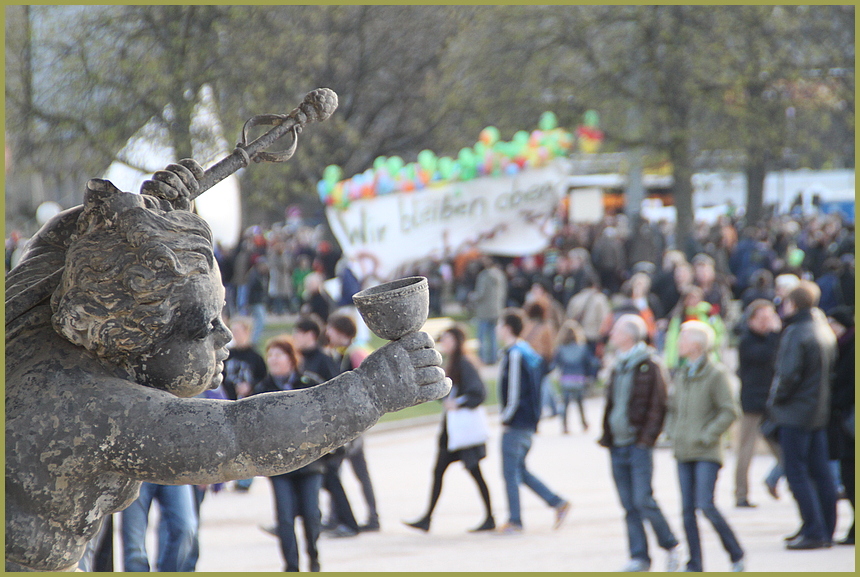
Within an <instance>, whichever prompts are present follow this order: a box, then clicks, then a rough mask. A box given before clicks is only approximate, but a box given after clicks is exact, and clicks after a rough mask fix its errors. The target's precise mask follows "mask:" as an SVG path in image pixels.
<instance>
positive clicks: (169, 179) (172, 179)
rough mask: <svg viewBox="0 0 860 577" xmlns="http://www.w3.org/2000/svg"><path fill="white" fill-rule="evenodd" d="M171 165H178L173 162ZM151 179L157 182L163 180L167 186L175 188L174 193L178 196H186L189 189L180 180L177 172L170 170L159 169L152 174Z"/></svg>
mask: <svg viewBox="0 0 860 577" xmlns="http://www.w3.org/2000/svg"><path fill="white" fill-rule="evenodd" d="M173 166H179V165H177V164H174V165H173ZM168 168H169V167H168ZM152 179H153V180H157V181H159V182H163V183H164V184H166V185H168V186H172V187H173V188H175V189H176V193H177V194H178V195H179V196H188V195H189V191H188V187H187V186H185V183H184V182H182V179H181V178H180V177H179V175H178V174H176V173H175V172H173V171H172V170H159V171H157V172H156V173H155V174H153V175H152Z"/></svg>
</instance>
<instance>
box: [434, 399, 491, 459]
mask: <svg viewBox="0 0 860 577" xmlns="http://www.w3.org/2000/svg"><path fill="white" fill-rule="evenodd" d="M445 426H446V428H447V430H448V450H449V451H459V450H460V449H465V448H467V447H475V446H477V445H481V444H483V443H486V442H487V439H488V438H489V437H490V426H489V424H488V422H487V412H486V411H485V410H484V407H483V406H477V407H475V408H474V409H469V408H466V407H460V408H459V409H453V410H451V411H448V412H447V413H446V414H445Z"/></svg>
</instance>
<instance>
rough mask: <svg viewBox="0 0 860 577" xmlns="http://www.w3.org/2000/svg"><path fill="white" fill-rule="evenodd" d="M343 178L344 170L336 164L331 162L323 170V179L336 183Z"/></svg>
mask: <svg viewBox="0 0 860 577" xmlns="http://www.w3.org/2000/svg"><path fill="white" fill-rule="evenodd" d="M341 178H343V170H342V169H341V168H340V167H339V166H338V165H336V164H329V165H328V166H326V167H325V170H323V180H324V181H326V182H330V183H332V184H334V183H335V182H337V181H339V180H340V179H341Z"/></svg>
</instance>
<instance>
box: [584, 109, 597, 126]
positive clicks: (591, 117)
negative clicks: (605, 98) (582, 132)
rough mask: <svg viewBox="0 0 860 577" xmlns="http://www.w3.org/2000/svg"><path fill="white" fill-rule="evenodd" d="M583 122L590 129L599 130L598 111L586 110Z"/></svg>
mask: <svg viewBox="0 0 860 577" xmlns="http://www.w3.org/2000/svg"><path fill="white" fill-rule="evenodd" d="M583 120H584V122H585V125H586V126H587V127H589V128H597V126H598V124H600V118H599V117H598V116H597V111H595V110H586V111H585V116H584V119H583Z"/></svg>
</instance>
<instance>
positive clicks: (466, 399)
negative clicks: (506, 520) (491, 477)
mask: <svg viewBox="0 0 860 577" xmlns="http://www.w3.org/2000/svg"><path fill="white" fill-rule="evenodd" d="M465 342H466V334H465V332H464V331H463V330H462V329H461V328H460V327H457V326H454V327H451V328H450V329H448V330H447V331H445V332H444V333H442V336H441V337H440V338H439V348H441V349H442V352H443V353H444V354H445V355H446V357H447V363H446V365H445V373H446V374H447V375H448V376H449V377H451V381H452V382H453V383H454V386H453V388H452V389H451V392H450V393H449V394H448V396H447V397H445V398H444V399H442V403H443V405H444V407H445V412H447V411H450V410H453V409H456V408H459V407H468V408H475V407H477V406H479V405H480V404H481V403H483V402H484V399H485V398H486V396H487V389H486V387H485V386H484V382H483V381H482V380H481V377H480V375H479V374H478V371H477V369H476V368H475V365H474V364H473V363H472V362H471V361H470V360H469V359H467V358H466V355H465V354H464V351H463V346H464V344H465ZM446 422H447V419H446V418H445V413H443V418H442V431H441V434H440V435H439V452H438V454H437V456H436V467H435V470H434V473H433V490H432V492H431V494H430V506H429V507H428V508H427V513H426V514H425V515H424V516H423V517H421V519H419V520H417V521H414V522H412V523H406V525H408V526H409V527H413V528H415V529H420V530H421V531H425V532H426V531H429V530H430V518H431V516H432V515H433V509H434V508H435V507H436V502H437V501H438V500H439V495H440V494H441V493H442V477H443V475H444V474H445V471H446V470H447V468H448V465H450V464H451V463H454V462H455V461H463V465H464V466H465V467H466V470H467V471H469V474H471V475H472V478H473V479H475V483H476V484H477V485H478V490H479V491H480V493H481V499H482V500H483V501H484V509H485V511H486V517H485V518H484V522H483V523H481V524H480V525H479V526H478V527H476V528H474V529H471V531H472V532H477V531H490V530H492V529H495V528H496V522H495V520H494V519H493V510H492V508H491V506H490V491H489V489H488V488H487V483H486V482H485V481H484V477H483V475H481V468H480V461H481V459H483V458H484V457H486V456H487V445H486V444H485V443H480V444H478V445H475V446H472V447H466V448H463V449H459V450H456V451H449V450H448V429H447V425H446Z"/></svg>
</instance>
